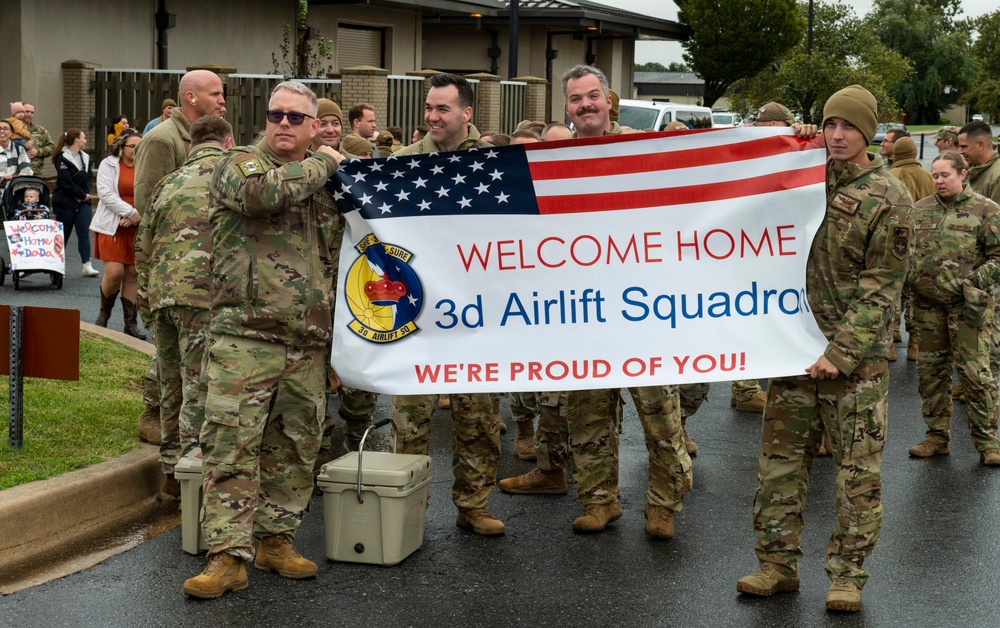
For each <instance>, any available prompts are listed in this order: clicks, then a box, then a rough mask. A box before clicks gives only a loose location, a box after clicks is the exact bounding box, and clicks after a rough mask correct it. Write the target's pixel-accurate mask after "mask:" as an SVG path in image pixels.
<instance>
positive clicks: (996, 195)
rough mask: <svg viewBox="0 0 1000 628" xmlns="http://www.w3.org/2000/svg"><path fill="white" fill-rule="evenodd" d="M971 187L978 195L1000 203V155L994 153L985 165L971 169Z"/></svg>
mask: <svg viewBox="0 0 1000 628" xmlns="http://www.w3.org/2000/svg"><path fill="white" fill-rule="evenodd" d="M969 185H971V186H972V191H973V192H975V193H976V194H982V195H983V196H985V197H986V198H988V199H991V200H992V201H993V202H994V203H1000V155H997V153H993V156H992V157H990V158H989V159H987V160H986V163H984V164H983V165H981V166H975V167H972V168H969Z"/></svg>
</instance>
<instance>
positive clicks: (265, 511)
mask: <svg viewBox="0 0 1000 628" xmlns="http://www.w3.org/2000/svg"><path fill="white" fill-rule="evenodd" d="M156 128H159V125H158V126H157V127H156ZM155 130H156V129H155V128H154V131H155ZM336 169H337V165H336V162H335V160H334V159H333V158H332V157H330V156H328V155H325V154H322V153H318V154H315V155H313V154H311V153H310V154H309V156H307V157H306V158H305V159H303V160H302V161H295V162H285V161H284V160H283V159H282V158H280V157H279V156H278V155H276V154H275V153H274V152H273V151H272V150H271V149H270V147H269V146H268V144H267V140H266V139H264V140H262V141H261V142H260V143H258V144H257V145H255V146H246V147H241V148H235V149H233V150H231V151H229V152H227V153H226V155H225V156H224V157H223V158H222V161H221V163H220V164H219V166H218V169H217V171H216V174H215V179H214V181H213V183H212V193H211V194H212V195H211V202H210V206H209V221H210V223H211V228H212V247H213V248H212V251H213V260H212V320H211V323H210V324H209V331H210V332H211V337H210V338H209V341H208V345H207V358H206V362H205V369H204V376H205V377H206V380H207V386H208V394H207V397H206V401H205V424H204V427H203V428H202V433H201V441H202V448H203V451H204V463H203V466H204V475H205V480H204V482H205V483H204V489H205V502H204V507H203V511H202V520H203V523H202V529H203V532H204V534H205V540H206V542H207V543H208V545H209V546H210V549H209V554H210V555H214V554H217V553H220V552H229V553H232V554H235V555H237V556H239V557H240V558H242V559H244V560H249V558H250V557H251V556H252V552H253V547H252V543H253V537H254V536H257V537H265V536H271V535H285V536H289V537H290V536H293V535H294V533H295V530H296V529H297V528H298V525H299V524H300V523H301V521H302V516H303V512H304V510H305V508H306V506H307V505H308V504H309V498H310V496H311V495H312V488H313V478H312V470H313V463H314V462H315V458H316V453H317V451H318V450H319V441H320V435H321V433H322V424H323V415H324V414H325V407H326V394H325V393H326V374H327V365H328V363H329V354H328V353H327V347H328V345H329V342H330V332H331V325H330V313H331V308H332V298H333V273H334V267H335V265H336V262H337V259H338V256H339V253H340V250H339V249H340V241H339V240H337V239H336V237H335V234H336V233H337V229H338V227H339V225H340V222H341V221H342V220H343V217H342V216H341V214H340V212H339V211H338V210H337V207H336V204H335V202H334V200H333V197H331V196H330V194H329V193H328V192H327V191H326V190H324V189H323V185H324V184H325V183H326V180H327V179H328V178H329V177H330V176H331V175H332V174H333V173H334V172H335V171H336Z"/></svg>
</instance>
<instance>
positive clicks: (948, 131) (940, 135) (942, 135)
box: [934, 126, 958, 144]
mask: <svg viewBox="0 0 1000 628" xmlns="http://www.w3.org/2000/svg"><path fill="white" fill-rule="evenodd" d="M934 139H936V140H951V141H953V142H955V143H956V144H958V127H957V126H943V127H941V128H940V129H938V132H937V134H936V135H935V136H934Z"/></svg>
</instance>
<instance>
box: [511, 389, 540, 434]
mask: <svg viewBox="0 0 1000 628" xmlns="http://www.w3.org/2000/svg"><path fill="white" fill-rule="evenodd" d="M510 416H511V418H512V419H514V422H515V423H531V425H532V426H534V424H535V419H536V418H538V400H537V398H536V395H535V393H533V392H518V393H510Z"/></svg>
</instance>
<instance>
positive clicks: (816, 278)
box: [806, 153, 913, 375]
mask: <svg viewBox="0 0 1000 628" xmlns="http://www.w3.org/2000/svg"><path fill="white" fill-rule="evenodd" d="M868 158H869V159H870V163H869V164H868V165H866V166H858V165H856V164H850V163H849V164H847V167H846V168H845V169H844V171H843V172H842V173H840V175H839V176H838V175H837V173H836V171H835V170H834V167H833V162H832V160H828V161H827V166H826V190H827V194H826V198H827V206H826V215H825V216H824V218H823V222H822V224H821V225H820V227H819V230H818V231H817V232H816V237H815V238H814V239H813V243H812V249H811V250H810V252H809V260H808V261H807V263H806V292H807V295H808V300H809V306H810V307H811V308H812V311H813V316H814V317H815V318H816V323H817V324H818V325H819V328H820V330H821V331H822V332H823V334H824V335H825V336H826V337H827V339H828V340H829V341H830V343H829V344H828V345H827V348H826V350H825V351H824V355H826V357H827V358H828V359H829V360H830V361H831V362H832V363H833V364H834V365H835V366H836V367H837V368H838V369H840V371H841V372H843V373H845V374H848V375H849V374H851V373H852V372H853V371H854V369H855V367H857V365H858V363H859V362H861V360H863V359H865V358H872V357H874V358H887V357H888V355H889V343H890V342H891V340H892V339H891V338H890V335H889V331H888V323H889V320H890V318H891V315H892V311H893V304H894V303H895V302H896V299H897V297H898V296H899V293H900V290H902V287H903V280H904V278H905V276H906V269H907V265H908V263H909V260H910V252H911V248H912V235H913V202H912V201H910V194H909V192H908V191H907V190H906V188H905V187H904V186H903V184H902V183H900V182H899V180H897V179H896V178H895V177H891V176H889V175H887V174H886V173H885V172H884V171H883V170H882V169H881V168H882V158H881V157H879V156H878V155H874V154H872V153H869V154H868Z"/></svg>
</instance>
